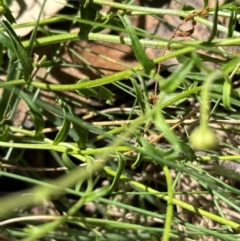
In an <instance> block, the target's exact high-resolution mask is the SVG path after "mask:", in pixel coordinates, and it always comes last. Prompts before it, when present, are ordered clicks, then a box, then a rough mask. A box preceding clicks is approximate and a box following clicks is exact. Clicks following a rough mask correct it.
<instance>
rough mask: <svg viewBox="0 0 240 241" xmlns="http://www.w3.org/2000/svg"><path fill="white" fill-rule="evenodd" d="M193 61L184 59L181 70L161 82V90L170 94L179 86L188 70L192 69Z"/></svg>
mask: <svg viewBox="0 0 240 241" xmlns="http://www.w3.org/2000/svg"><path fill="white" fill-rule="evenodd" d="M193 64H194V63H193V60H192V59H186V61H185V62H184V64H183V66H182V68H179V69H178V70H176V71H175V72H174V73H173V74H171V75H170V76H169V78H167V79H166V80H164V81H162V82H161V89H162V90H163V91H165V92H167V93H172V92H174V90H175V89H176V88H177V87H178V86H179V85H180V83H181V82H182V81H183V80H184V79H185V78H186V76H187V75H188V74H189V72H190V70H191V69H192V67H193Z"/></svg>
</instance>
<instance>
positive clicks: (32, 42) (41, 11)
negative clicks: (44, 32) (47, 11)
mask: <svg viewBox="0 0 240 241" xmlns="http://www.w3.org/2000/svg"><path fill="white" fill-rule="evenodd" d="M46 3H47V0H44V1H43V3H42V6H41V9H40V12H39V14H38V18H37V21H36V22H35V27H34V29H33V31H32V34H31V37H30V40H29V51H28V52H29V55H31V53H32V49H33V45H34V42H35V39H36V35H37V31H38V26H39V22H40V20H41V16H42V14H43V10H44V7H45V5H46Z"/></svg>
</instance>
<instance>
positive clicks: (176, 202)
mask: <svg viewBox="0 0 240 241" xmlns="http://www.w3.org/2000/svg"><path fill="white" fill-rule="evenodd" d="M104 170H105V171H106V172H107V174H108V175H111V176H115V175H116V172H115V171H113V170H112V169H111V168H108V167H105V168H104ZM120 179H121V180H123V181H125V182H128V183H129V184H131V185H132V186H134V187H136V188H137V189H141V190H144V191H146V190H147V191H148V192H149V194H151V195H154V196H156V197H158V198H161V199H163V200H165V201H167V202H168V201H169V196H167V195H166V194H162V193H160V192H159V191H157V190H154V189H153V188H150V187H148V186H145V185H144V184H142V183H139V182H137V181H133V180H131V179H129V178H128V177H127V176H124V175H122V176H121V177H120ZM172 203H173V204H174V205H177V206H179V207H182V208H184V209H186V210H189V211H191V212H193V213H195V214H197V215H201V216H204V217H206V218H209V219H211V220H214V221H216V222H218V223H221V224H224V225H228V226H230V227H231V228H234V229H237V230H238V229H240V224H238V223H236V222H234V221H231V220H227V219H225V218H222V217H220V216H218V215H216V214H213V213H210V212H207V211H205V210H203V209H201V208H198V207H196V206H193V205H191V204H188V203H185V202H182V201H180V200H178V199H175V198H173V199H172Z"/></svg>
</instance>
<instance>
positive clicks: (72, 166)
mask: <svg viewBox="0 0 240 241" xmlns="http://www.w3.org/2000/svg"><path fill="white" fill-rule="evenodd" d="M62 162H63V164H64V166H65V167H66V168H67V169H68V170H69V171H70V170H73V169H76V168H79V167H78V166H77V165H75V164H74V163H73V162H72V161H71V159H70V158H69V157H68V155H67V153H65V152H64V153H63V154H62Z"/></svg>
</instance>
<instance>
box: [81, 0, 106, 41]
mask: <svg viewBox="0 0 240 241" xmlns="http://www.w3.org/2000/svg"><path fill="white" fill-rule="evenodd" d="M100 10H101V6H100V5H98V4H95V3H93V1H92V0H89V1H83V2H81V6H80V17H81V19H84V20H89V21H95V20H96V19H97V16H98V12H99V11H100ZM92 28H93V26H92V25H90V24H86V23H83V22H80V32H79V34H78V35H79V37H80V38H81V39H88V34H89V33H90V32H91V30H92Z"/></svg>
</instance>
